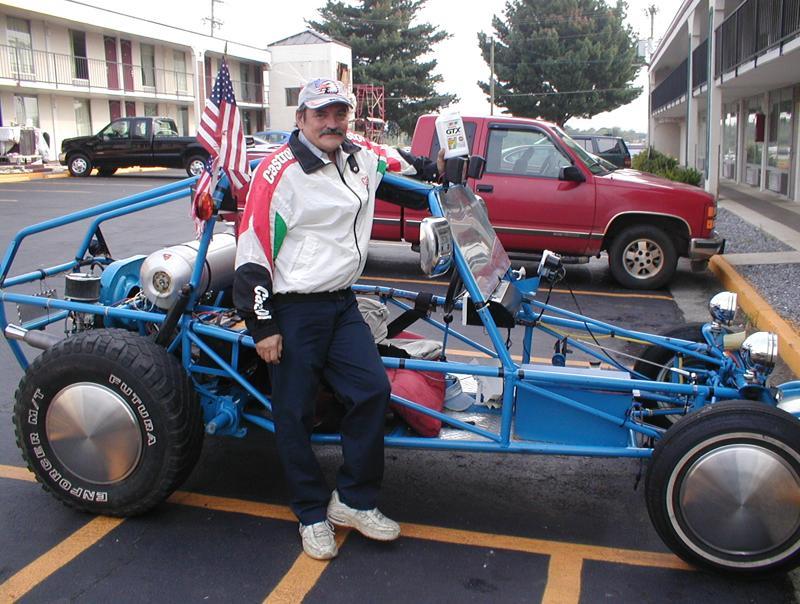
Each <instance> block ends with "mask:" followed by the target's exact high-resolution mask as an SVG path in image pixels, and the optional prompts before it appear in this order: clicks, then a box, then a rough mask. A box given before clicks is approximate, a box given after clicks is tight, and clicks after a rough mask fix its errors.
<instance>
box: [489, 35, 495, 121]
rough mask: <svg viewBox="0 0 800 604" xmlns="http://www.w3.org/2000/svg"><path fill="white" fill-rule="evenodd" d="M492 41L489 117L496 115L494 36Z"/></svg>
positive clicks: (490, 52)
mask: <svg viewBox="0 0 800 604" xmlns="http://www.w3.org/2000/svg"><path fill="white" fill-rule="evenodd" d="M491 39H492V47H491V50H490V51H489V65H490V67H491V69H492V76H491V78H489V96H490V98H491V103H492V104H491V105H490V106H489V115H494V36H492V38H491Z"/></svg>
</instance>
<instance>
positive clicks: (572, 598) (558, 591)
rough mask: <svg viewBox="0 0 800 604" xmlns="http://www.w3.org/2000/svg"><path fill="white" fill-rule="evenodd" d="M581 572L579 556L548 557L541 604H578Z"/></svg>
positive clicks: (561, 555) (581, 564) (581, 560)
mask: <svg viewBox="0 0 800 604" xmlns="http://www.w3.org/2000/svg"><path fill="white" fill-rule="evenodd" d="M582 570H583V558H581V557H580V556H568V555H564V554H559V555H557V556H550V563H549V564H548V565H547V583H546V584H545V588H544V594H543V595H542V604H578V602H579V601H580V598H581V572H582Z"/></svg>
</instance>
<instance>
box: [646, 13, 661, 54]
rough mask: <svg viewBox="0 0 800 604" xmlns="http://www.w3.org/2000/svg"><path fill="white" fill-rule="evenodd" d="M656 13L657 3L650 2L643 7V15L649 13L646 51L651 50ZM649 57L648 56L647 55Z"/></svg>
mask: <svg viewBox="0 0 800 604" xmlns="http://www.w3.org/2000/svg"><path fill="white" fill-rule="evenodd" d="M657 13H658V5H657V4H650V5H649V6H648V7H647V8H646V9H644V14H645V15H650V37H649V38H648V41H649V43H648V46H649V48H648V49H647V50H648V53H650V52H653V48H652V47H653V26H654V24H655V19H656V14H657ZM648 58H649V57H648Z"/></svg>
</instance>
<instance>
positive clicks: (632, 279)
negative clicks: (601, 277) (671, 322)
mask: <svg viewBox="0 0 800 604" xmlns="http://www.w3.org/2000/svg"><path fill="white" fill-rule="evenodd" d="M677 264H678V255H677V254H676V253H675V244H673V243H672V239H670V238H669V236H668V235H667V234H666V233H665V232H664V231H663V230H661V229H660V228H658V227H654V226H649V225H639V226H630V227H628V228H626V229H623V230H622V231H620V232H619V233H618V234H617V235H616V236H615V237H614V239H613V240H612V242H611V246H610V248H609V250H608V266H609V268H610V269H611V275H612V276H613V277H614V279H615V280H616V281H617V283H619V284H620V285H622V286H623V287H627V288H629V289H658V288H659V287H661V286H662V285H664V284H665V283H667V281H669V280H670V279H671V278H672V275H673V274H674V273H675V267H676V266H677Z"/></svg>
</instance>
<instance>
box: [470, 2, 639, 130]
mask: <svg viewBox="0 0 800 604" xmlns="http://www.w3.org/2000/svg"><path fill="white" fill-rule="evenodd" d="M626 10H627V5H626V4H625V3H624V2H623V1H622V0H617V3H616V5H615V6H613V7H612V6H609V5H607V4H606V3H605V2H604V1H603V0H509V1H508V2H506V6H505V13H504V19H501V18H499V17H498V16H496V15H495V17H494V18H493V19H492V27H493V28H494V30H495V50H494V64H495V104H496V105H499V106H501V107H504V108H506V109H507V110H508V111H509V112H511V113H512V114H513V115H516V116H520V117H541V118H543V119H546V120H549V121H552V122H555V123H557V124H560V125H563V124H564V123H565V122H566V121H567V120H568V119H569V118H571V117H585V118H588V117H592V116H593V115H596V114H598V113H602V112H604V111H610V110H612V109H615V108H617V107H620V106H622V105H625V104H627V103H629V102H630V101H632V100H633V99H635V98H636V97H637V96H639V94H640V93H641V88H635V87H632V86H631V83H632V81H633V79H634V78H635V77H636V72H637V70H638V67H639V64H640V63H639V61H638V59H637V55H636V44H635V38H634V35H633V30H632V29H631V28H630V26H627V25H625V24H624V19H625V11H626ZM478 45H479V46H480V49H481V53H482V55H483V58H484V60H485V61H486V62H487V63H489V61H490V52H491V41H490V39H489V36H488V35H487V34H485V33H483V32H480V33H479V34H478ZM478 85H479V86H480V87H481V89H482V90H483V91H484V92H485V93H486V94H487V96H488V94H489V83H487V82H478Z"/></svg>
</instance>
